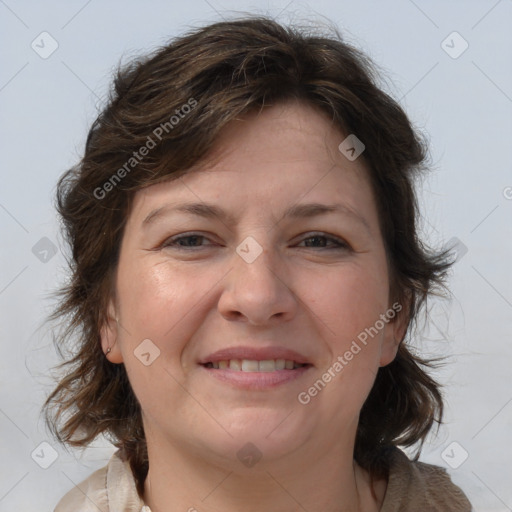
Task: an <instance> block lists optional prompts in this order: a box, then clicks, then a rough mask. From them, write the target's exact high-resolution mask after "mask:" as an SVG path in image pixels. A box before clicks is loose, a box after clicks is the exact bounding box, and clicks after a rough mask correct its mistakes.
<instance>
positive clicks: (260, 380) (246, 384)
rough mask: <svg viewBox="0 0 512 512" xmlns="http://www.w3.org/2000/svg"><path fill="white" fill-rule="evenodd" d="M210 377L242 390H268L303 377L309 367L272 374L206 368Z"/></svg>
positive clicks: (277, 371) (204, 368)
mask: <svg viewBox="0 0 512 512" xmlns="http://www.w3.org/2000/svg"><path fill="white" fill-rule="evenodd" d="M201 368H202V369H203V370H205V371H206V372H208V374H209V375H211V376H212V377H214V378H216V379H218V380H221V381H223V382H227V383H228V384H232V385H233V386H235V387H238V388H244V389H268V388H274V387H277V386H280V385H282V384H286V383H288V382H292V381H294V380H295V379H298V378H299V377H301V376H302V375H304V374H305V373H306V372H307V371H308V370H309V369H310V368H312V367H311V366H301V367H300V368H296V369H295V370H275V371H273V372H242V371H236V370H227V369H223V370H220V369H216V368H206V367H205V366H201Z"/></svg>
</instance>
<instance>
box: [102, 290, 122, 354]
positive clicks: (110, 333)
mask: <svg viewBox="0 0 512 512" xmlns="http://www.w3.org/2000/svg"><path fill="white" fill-rule="evenodd" d="M118 335H119V324H118V321H117V312H116V310H115V306H114V303H113V301H112V300H110V301H109V304H108V311H107V320H106V322H105V323H104V324H103V325H102V326H101V328H100V338H101V348H102V350H103V353H104V354H105V357H106V358H107V359H108V360H109V361H110V362H111V363H115V364H120V363H122V362H123V355H122V353H121V350H120V349H119V343H118V342H117V339H118ZM109 349H110V350H109Z"/></svg>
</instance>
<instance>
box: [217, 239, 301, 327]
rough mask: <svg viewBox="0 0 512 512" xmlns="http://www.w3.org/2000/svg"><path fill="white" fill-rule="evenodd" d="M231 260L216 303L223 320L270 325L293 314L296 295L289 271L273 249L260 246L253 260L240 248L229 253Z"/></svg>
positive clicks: (285, 319) (287, 318) (289, 317)
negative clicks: (260, 249)
mask: <svg viewBox="0 0 512 512" xmlns="http://www.w3.org/2000/svg"><path fill="white" fill-rule="evenodd" d="M267 247H268V246H267ZM239 249H240V246H239ZM251 249H253V248H251ZM231 262H232V266H231V270H230V271H229V272H228V274H227V275H226V277H225V281H224V283H225V284H224V288H223V291H222V295H221V297H220V299H219V303H218V308H219V312H220V313H221V314H222V315H223V316H224V317H225V318H226V319H227V320H241V321H245V322H247V323H249V324H252V325H270V324H272V323H275V322H284V321H289V320H291V318H293V317H294V315H295V313H296V310H297V298H296V295H295V293H294V292H293V283H291V276H290V272H289V271H288V270H287V269H286V268H285V265H284V263H283V262H282V261H280V260H279V256H278V255H277V254H275V251H274V250H272V249H270V250H268V249H263V252H261V253H260V254H259V255H258V256H257V257H256V258H255V259H254V260H252V258H246V257H245V256H244V253H243V250H242V251H240V252H235V253H234V254H233V257H232V260H231Z"/></svg>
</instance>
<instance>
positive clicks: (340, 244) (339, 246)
mask: <svg viewBox="0 0 512 512" xmlns="http://www.w3.org/2000/svg"><path fill="white" fill-rule="evenodd" d="M190 238H201V239H207V237H206V236H205V235H201V234H199V233H190V234H186V235H178V236H176V237H171V238H168V239H167V240H165V241H164V242H163V243H162V244H161V247H162V248H165V247H169V248H173V249H178V250H197V249H200V248H201V247H204V246H196V247H194V246H191V247H186V246H183V245H178V242H179V241H181V240H187V239H190ZM314 238H323V239H325V240H327V241H328V242H329V241H330V242H333V243H334V244H336V246H335V247H316V249H324V250H344V251H347V250H351V247H350V246H349V244H348V243H347V242H345V241H343V240H341V239H339V238H335V237H332V236H328V235H325V234H322V233H313V234H311V235H310V236H308V237H307V238H304V239H302V240H301V242H304V241H306V240H311V239H314ZM303 248H304V249H315V247H303Z"/></svg>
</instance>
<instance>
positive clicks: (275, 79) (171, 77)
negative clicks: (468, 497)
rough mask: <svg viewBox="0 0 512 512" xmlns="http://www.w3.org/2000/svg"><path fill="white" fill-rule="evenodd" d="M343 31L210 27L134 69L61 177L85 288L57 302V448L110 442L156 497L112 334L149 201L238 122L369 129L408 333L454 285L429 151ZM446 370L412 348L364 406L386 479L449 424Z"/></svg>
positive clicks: (371, 455)
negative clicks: (133, 238)
mask: <svg viewBox="0 0 512 512" xmlns="http://www.w3.org/2000/svg"><path fill="white" fill-rule="evenodd" d="M332 30H333V35H324V34H321V33H320V32H319V31H317V32H314V31H310V30H306V29H301V30H299V29H298V28H293V27H283V26H281V25H280V24H278V23H277V22H275V21H274V20H272V19H269V18H266V17H247V18H244V19H238V20H231V21H225V22H219V23H214V24H211V25H209V26H206V27H204V28H201V29H196V30H194V31H191V32H190V33H188V34H185V35H184V36H182V37H179V38H177V39H174V40H173V41H172V42H171V43H170V44H168V45H166V46H164V47H162V48H160V49H158V50H157V51H155V52H154V53H153V54H152V55H149V56H145V57H143V58H139V59H137V60H134V61H132V62H131V63H130V64H128V65H126V66H123V67H120V69H119V70H118V71H117V75H116V77H115V80H114V87H113V90H112V92H111V95H110V97H109V100H108V103H107V105H106V106H105V107H104V108H103V110H102V111H101V113H100V114H99V116H98V117H97V119H96V120H95V121H94V123H93V125H92V127H91V129H90V132H89V135H88V137H87V142H86V147H85V153H84V156H83V158H82V159H81V161H80V162H79V163H78V165H76V166H75V167H73V168H72V169H69V170H68V171H67V172H66V173H65V174H64V175H63V176H62V177H61V178H60V180H59V182H58V185H57V194H56V199H57V209H58V212H59V214H60V216H61V218H62V220H63V224H64V233H65V236H66V239H67V242H68V243H69V245H70V247H71V249H72V257H71V258H70V261H69V266H70V269H71V279H70V282H69V283H68V284H67V285H66V286H64V287H62V288H61V289H60V290H59V291H58V292H57V293H58V295H60V296H61V300H60V302H59V303H58V306H57V307H56V309H55V311H54V313H53V314H52V315H51V316H50V319H51V320H56V319H61V320H63V324H62V325H63V327H64V328H63V329H61V330H60V332H59V333H58V334H56V342H57V345H58V347H59V351H60V353H61V354H62V357H63V358H64V359H65V361H64V362H63V363H62V365H61V366H62V367H63V368H65V370H66V374H65V376H64V377H63V378H62V380H61V381H60V382H59V383H58V385H57V387H56V388H55V390H54V391H53V392H52V394H51V395H50V396H49V398H48V400H47V401H46V403H45V406H44V407H45V412H46V419H47V422H48V424H49V426H50V428H51V429H52V432H53V433H54V434H55V435H56V436H57V438H58V439H59V440H60V441H61V442H65V443H68V444H70V445H72V446H85V445H87V444H88V443H90V442H91V441H92V440H93V439H94V438H96V436H98V435H100V434H104V435H106V436H107V437H108V438H109V439H110V440H111V441H112V442H113V443H114V444H115V446H117V447H118V448H120V449H121V453H122V454H123V456H124V457H125V458H126V459H127V460H129V462H130V465H131V468H132V470H133V473H134V476H135V479H136V483H137V489H138V491H139V493H140V494H141V495H142V492H143V486H144V480H145V477H146V474H147V469H148V460H147V449H146V443H145V437H144V430H143V425H142V418H141V410H140V405H139V403H138V401H137V399H136V397H135V395H134V393H133V391H132V389H131V386H130V383H129V381H128V378H127V374H126V371H125V368H124V365H122V364H111V363H110V362H109V361H108V360H107V359H106V358H105V355H104V353H103V352H102V349H101V345H100V335H99V329H100V326H101V325H103V323H104V322H105V321H106V314H107V304H108V300H109V298H111V296H112V293H113V290H114V284H115V283H114V276H115V269H116V264H117V260H118V256H119V248H120V242H121V238H122V236H123V229H124V225H125V222H126V220H127V218H128V216H129V213H130V208H131V203H132V199H133V195H134V193H135V192H136V191H137V190H140V189H141V188H143V187H145V186H148V185H150V184H154V183H158V182H161V181H163V180H169V179H175V178H177V177H178V176H180V175H182V174H183V173H185V172H186V170H187V169H189V168H190V167H191V166H192V165H194V164H197V163H198V162H199V161H201V160H202V159H203V158H205V157H207V156H208V154H209V152H210V150H211V149H212V147H213V145H214V143H215V141H216V138H217V135H218V134H219V132H220V130H222V128H223V127H224V126H226V124H227V123H229V122H230V121H231V120H233V119H234V118H238V117H240V116H242V115H243V114H246V113H248V112H249V111H252V110H255V109H256V110H257V109H261V108H264V107H265V106H268V105H272V104H275V103H277V102H281V101H286V100H291V99H296V100H300V101H302V102H305V103H307V104H309V105H312V106H314V107H316V108H317V109H319V110H321V111H322V112H325V113H327V114H328V116H329V117H330V118H331V119H332V122H333V123H334V125H335V126H337V127H338V128H340V129H341V130H342V131H343V132H344V133H347V134H349V133H353V134H356V136H357V137H358V138H359V139H360V140H361V141H363V143H364V144H365V146H366V149H365V151H364V154H363V157H364V159H365V161H366V164H367V166H368V168H369V170H370V175H371V184H372V187H373V190H374V192H375V198H376V201H377V207H378V212H379V216H380V223H381V230H382V234H383V239H384V242H385V245H386V252H387V256H388V261H389V265H390V293H391V296H392V297H393V299H394V300H396V301H398V302H400V304H404V305H405V306H406V307H404V308H403V310H402V312H401V313H400V314H403V315H406V316H407V318H406V320H407V321H408V322H409V323H408V332H410V328H411V321H415V320H416V318H417V316H418V312H419V310H420V307H421V306H423V305H424V303H425V302H426V299H427V297H428V296H430V294H432V293H437V291H438V290H441V289H443V290H444V289H445V285H444V278H445V275H446V271H447V270H448V268H449V266H450V265H451V264H452V263H453V262H449V261H448V259H447V255H448V253H447V251H445V252H441V253H435V252H433V251H431V250H430V249H428V248H427V247H426V246H425V245H424V244H423V243H422V242H421V241H420V240H419V238H418V234H417V218H418V212H419V209H418V205H417V199H416V196H415V192H414V188H413V181H414V179H415V178H416V177H417V176H418V175H420V174H421V173H422V172H423V171H424V170H425V169H426V167H425V165H424V163H425V161H426V159H427V158H426V157H427V150H426V148H427V145H426V143H425V141H424V140H423V139H422V137H421V135H420V134H419V133H418V132H417V131H416V130H415V129H414V128H413V127H412V126H411V123H410V121H409V120H408V118H407V116H406V115H405V113H404V112H403V110H402V109H401V107H400V106H399V105H398V104H397V102H395V101H394V100H393V99H392V98H391V97H390V96H389V95H387V94H386V93H384V92H383V91H382V90H381V89H380V88H379V87H378V85H377V78H376V73H375V71H374V67H373V65H372V64H371V63H370V61H369V60H368V58H367V57H366V56H365V55H364V54H362V53H361V52H360V51H358V50H357V49H355V48H353V47H352V46H350V45H348V44H346V43H345V42H344V41H343V40H342V37H341V36H340V34H339V33H338V31H337V30H336V29H332ZM186 105H188V107H187V108H185V106H186ZM150 140H151V143H150ZM340 142H341V141H340ZM153 144H154V145H153ZM143 146H145V147H146V148H150V151H143V150H142V149H141V148H142V147H143ZM134 152H136V154H137V156H135V153H134ZM142 153H145V156H144V157H142V156H141V155H142ZM139 157H140V158H139ZM73 337H75V341H76V342H75V344H72V345H71V346H70V345H69V342H70V341H71V339H72V338H73ZM65 347H68V349H69V353H68V354H67V355H66V354H64V353H63V350H64V348H65ZM432 361H433V360H430V361H427V360H423V359H420V358H419V357H417V356H416V355H414V354H413V353H411V352H410V350H409V349H408V348H407V346H406V345H405V344H404V343H401V344H400V347H399V349H398V353H397V356H396V358H395V360H394V361H393V362H392V363H390V364H389V365H387V366H385V367H382V368H379V371H378V374H377V377H376V381H375V384H374V386H373V388H372V390H371V392H370V394H369V396H368V398H367V400H366V402H365V403H364V406H363V408H362V410H361V414H360V420H359V426H358V431H357V436H356V443H355V453H354V458H355V460H356V461H357V462H358V463H359V464H360V465H361V466H362V467H364V468H365V469H367V470H369V471H370V473H371V474H372V476H379V477H381V476H383V475H385V474H386V472H387V471H388V462H389V457H388V456H387V455H388V454H389V450H390V449H392V448H393V447H394V446H396V445H401V446H411V445H413V444H416V443H420V448H419V450H418V452H417V454H416V458H417V457H418V455H419V451H420V449H421V446H422V445H423V442H424V440H425V438H426V436H427V434H428V432H429V431H430V429H431V427H432V426H433V423H434V422H438V423H440V422H441V419H442V414H443V400H442V396H441V394H440V391H439V385H438V384H437V383H436V382H435V381H434V380H433V379H432V378H431V377H429V376H428V375H427V373H426V372H425V370H424V368H422V367H424V366H433V364H432Z"/></svg>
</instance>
